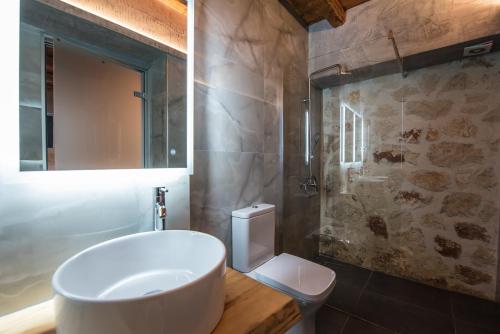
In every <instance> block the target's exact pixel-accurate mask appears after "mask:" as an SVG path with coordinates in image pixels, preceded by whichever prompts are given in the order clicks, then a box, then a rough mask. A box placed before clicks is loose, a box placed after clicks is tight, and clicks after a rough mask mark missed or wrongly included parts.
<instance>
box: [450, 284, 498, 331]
mask: <svg viewBox="0 0 500 334" xmlns="http://www.w3.org/2000/svg"><path fill="white" fill-rule="evenodd" d="M451 301H452V304H453V305H452V306H453V313H454V315H455V318H456V319H457V321H460V322H466V323H469V324H473V325H475V326H479V327H482V328H487V329H493V330H498V329H499V328H500V304H498V303H494V302H490V301H487V300H483V299H480V298H475V297H471V296H466V295H462V294H458V293H453V294H452V296H451Z"/></svg>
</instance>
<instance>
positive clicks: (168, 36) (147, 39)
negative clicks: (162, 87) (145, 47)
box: [37, 0, 187, 53]
mask: <svg viewBox="0 0 500 334" xmlns="http://www.w3.org/2000/svg"><path fill="white" fill-rule="evenodd" d="M37 1H40V2H42V3H45V4H47V5H50V6H53V7H55V8H58V9H60V10H63V11H65V12H67V13H70V14H73V15H77V16H80V17H82V18H84V19H86V20H89V21H91V22H95V23H97V24H99V25H102V26H104V27H106V28H109V29H112V30H117V31H119V32H120V33H122V34H124V35H125V36H129V37H131V38H136V39H139V40H141V41H142V42H144V43H145V44H149V43H153V46H157V47H159V48H164V47H165V46H167V47H170V48H172V49H174V50H177V51H180V52H182V53H186V44H187V43H186V42H187V21H186V15H187V8H186V6H185V5H183V4H181V3H180V2H179V3H177V2H176V1H165V2H164V1H157V0H141V1H135V0H37ZM96 19H97V20H98V21H99V22H96Z"/></svg>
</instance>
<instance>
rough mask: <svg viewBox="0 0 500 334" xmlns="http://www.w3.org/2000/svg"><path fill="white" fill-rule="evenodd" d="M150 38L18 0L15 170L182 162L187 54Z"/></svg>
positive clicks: (179, 165) (172, 165)
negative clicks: (17, 159)
mask: <svg viewBox="0 0 500 334" xmlns="http://www.w3.org/2000/svg"><path fill="white" fill-rule="evenodd" d="M186 20H187V18H186ZM147 40H148V39H147V38H146V39H141V40H138V39H134V38H131V37H130V36H126V35H123V34H122V33H121V32H119V31H118V30H112V29H110V28H108V27H103V26H102V25H99V24H97V23H94V22H91V21H89V20H86V19H83V18H82V17H80V16H75V15H72V14H69V13H68V12H66V11H63V10H61V9H60V8H55V7H54V6H52V5H47V4H44V3H42V2H39V1H34V0H23V1H21V26H20V69H19V71H20V94H19V95H20V97H19V98H20V100H19V108H20V110H19V115H20V116H19V120H20V170H21V171H46V170H91V169H136V168H186V167H187V112H186V101H187V99H186V91H187V89H186V87H187V85H186V77H187V71H186V68H187V66H186V55H185V54H184V53H182V52H180V51H177V50H174V49H170V48H168V47H162V46H160V45H159V44H158V43H156V44H155V43H147ZM145 41H146V42H145Z"/></svg>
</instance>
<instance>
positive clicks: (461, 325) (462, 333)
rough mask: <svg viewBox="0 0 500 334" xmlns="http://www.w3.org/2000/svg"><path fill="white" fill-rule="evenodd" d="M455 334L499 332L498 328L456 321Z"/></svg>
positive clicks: (489, 333)
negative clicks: (487, 327) (486, 327)
mask: <svg viewBox="0 0 500 334" xmlns="http://www.w3.org/2000/svg"><path fill="white" fill-rule="evenodd" d="M455 328H456V332H455V333H456V334H500V328H499V329H485V328H482V327H478V326H475V325H471V324H468V323H466V322H461V321H457V322H456V323H455Z"/></svg>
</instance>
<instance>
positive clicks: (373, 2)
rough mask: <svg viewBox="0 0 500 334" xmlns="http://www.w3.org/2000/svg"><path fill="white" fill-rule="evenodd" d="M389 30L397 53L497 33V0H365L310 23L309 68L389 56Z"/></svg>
mask: <svg viewBox="0 0 500 334" xmlns="http://www.w3.org/2000/svg"><path fill="white" fill-rule="evenodd" d="M389 30H393V32H394V34H395V36H396V40H397V42H398V47H399V51H400V52H401V55H402V56H403V57H405V56H409V55H413V54H417V53H421V52H424V51H429V50H434V49H436V48H442V47H446V46H449V45H453V44H458V43H461V42H467V41H470V40H473V39H476V38H481V37H485V36H489V35H495V34H498V33H500V2H499V1H497V0H418V1H415V0H370V1H368V2H366V3H364V4H362V5H359V6H356V7H354V8H352V9H349V10H348V11H347V22H346V23H345V24H344V25H342V26H340V27H338V28H335V29H333V28H332V27H331V26H330V25H329V24H328V22H326V21H322V22H319V23H316V24H314V25H313V26H311V27H310V33H309V70H310V72H313V71H314V70H317V69H319V68H322V67H325V66H328V65H332V64H336V63H340V64H344V65H346V66H347V67H348V68H351V69H354V68H361V67H365V66H370V65H374V64H378V63H382V62H384V61H388V60H393V59H394V58H395V56H394V51H393V49H392V45H391V42H390V41H389V40H388V39H387V34H388V32H389Z"/></svg>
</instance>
